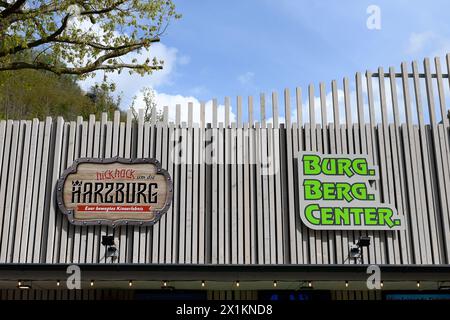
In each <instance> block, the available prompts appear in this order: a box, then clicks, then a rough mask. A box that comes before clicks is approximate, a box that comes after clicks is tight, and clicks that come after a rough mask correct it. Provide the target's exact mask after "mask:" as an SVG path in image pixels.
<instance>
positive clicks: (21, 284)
mask: <svg viewBox="0 0 450 320" xmlns="http://www.w3.org/2000/svg"><path fill="white" fill-rule="evenodd" d="M17 288H19V289H25V290H28V289H31V285H29V284H25V283H23V282H22V281H21V280H19V281H18V282H17Z"/></svg>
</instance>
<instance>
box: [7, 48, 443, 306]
mask: <svg viewBox="0 0 450 320" xmlns="http://www.w3.org/2000/svg"><path fill="white" fill-rule="evenodd" d="M433 62H434V63H433V64H432V65H433V66H432V65H431V63H430V61H429V60H428V59H425V60H424V63H423V68H421V70H420V71H419V67H418V65H417V63H416V62H413V63H412V65H411V67H410V66H409V65H407V64H406V63H403V64H402V65H401V69H400V71H395V70H394V68H390V69H389V72H385V71H384V70H383V69H382V68H380V69H378V71H377V72H376V73H371V72H366V73H365V74H364V75H362V74H361V73H357V74H356V76H355V78H354V81H349V79H347V78H344V79H343V81H342V89H340V87H341V86H340V84H338V83H337V82H336V81H333V82H332V83H331V87H330V90H328V91H327V89H326V86H325V84H324V83H320V84H319V86H318V88H317V89H316V90H315V87H314V86H313V85H309V86H308V88H307V90H304V91H303V90H301V89H300V88H297V89H296V90H295V92H290V91H289V90H287V89H286V90H285V91H284V92H283V97H282V99H280V97H278V95H277V93H273V94H272V95H271V96H270V97H266V96H265V95H263V94H262V95H261V96H260V97H259V99H258V101H257V100H256V99H253V98H252V97H249V98H248V101H245V102H243V101H242V98H241V97H237V99H236V100H235V101H230V99H228V98H226V99H225V101H224V104H223V105H220V106H218V102H217V101H216V100H213V102H212V103H211V104H201V105H200V106H197V105H192V104H189V105H188V106H179V105H177V106H176V107H175V108H173V109H172V108H170V109H169V108H168V107H165V108H164V114H163V119H158V118H157V116H156V113H155V114H152V116H151V119H150V121H144V114H143V113H142V112H141V113H140V114H139V115H138V116H137V117H134V116H133V114H132V113H130V112H129V113H128V117H127V119H126V121H125V122H121V120H120V114H119V113H118V112H117V113H116V114H114V117H113V118H112V119H108V116H107V115H106V114H103V115H102V117H101V118H100V119H96V118H95V116H91V117H89V119H83V118H81V117H78V118H77V120H76V121H65V120H64V119H62V118H57V119H51V118H47V119H45V120H44V121H39V120H37V119H34V120H30V121H29V120H20V121H13V120H6V121H5V120H2V121H0V170H1V174H0V230H1V235H0V239H1V240H0V275H1V276H0V288H1V298H5V299H8V298H10V299H13V298H55V299H56V298H71V299H76V298H79V299H81V298H89V299H101V298H108V297H109V298H114V297H115V298H143V299H145V298H149V299H150V298H158V297H169V296H172V297H173V296H176V295H177V294H180V295H181V296H184V295H191V296H192V295H194V296H195V297H197V298H199V299H203V298H204V299H207V298H208V299H216V298H217V299H228V298H234V299H237V298H239V299H241V298H242V299H257V298H261V299H262V298H270V297H274V295H276V296H277V298H280V299H281V298H283V299H284V298H286V299H288V298H295V299H300V298H299V297H303V298H305V297H306V298H308V299H313V298H317V299H319V298H326V299H369V298H372V299H383V298H389V297H390V298H393V297H394V298H395V297H396V296H395V294H400V293H399V292H403V291H404V290H407V291H408V292H410V293H417V292H418V290H422V291H423V290H425V291H426V292H427V293H428V294H437V295H439V294H441V293H442V292H443V291H442V290H443V289H445V288H446V287H447V284H450V268H448V264H449V259H450V161H449V160H450V151H449V149H450V145H449V120H448V117H447V110H448V107H447V104H448V99H447V97H448V91H449V84H450V82H449V80H450V79H449V76H448V68H449V62H450V58H449V56H447V59H446V62H447V68H446V70H447V71H446V72H442V70H441V69H442V67H441V63H440V60H439V59H438V58H436V59H435V60H434V61H433ZM432 67H433V69H434V71H432V70H431V68H432ZM422 69H423V70H422ZM305 101H306V102H305ZM256 109H258V112H256ZM171 110H174V115H173V116H174V117H172V113H170V111H171ZM232 110H234V112H233V111H232ZM255 114H257V115H258V116H257V117H255ZM308 153H315V154H321V155H323V156H324V158H326V155H334V156H335V157H337V156H341V157H345V156H346V155H347V156H355V157H360V156H362V157H363V158H364V159H366V160H367V162H368V163H369V164H370V166H373V167H374V168H376V170H377V179H374V181H371V182H370V188H371V190H373V191H374V197H376V198H377V199H379V202H378V203H379V205H380V206H382V205H383V204H384V205H386V206H387V205H390V206H392V208H394V209H395V211H396V213H397V214H398V216H399V217H400V218H399V219H401V221H402V225H401V226H402V228H398V229H396V228H389V227H386V228H378V229H376V228H372V227H367V228H364V227H355V226H354V225H353V227H349V228H342V225H340V224H338V225H337V226H335V227H334V228H327V227H326V226H325V227H324V226H322V227H321V228H312V227H311V226H309V225H307V224H306V223H305V222H304V221H303V220H302V215H303V214H304V213H303V210H304V205H303V204H304V203H303V201H304V199H303V196H304V194H303V191H304V186H305V184H304V180H302V179H303V178H304V177H303V176H302V175H301V174H300V171H301V170H302V162H301V161H300V160H301V159H302V157H303V155H304V154H308ZM115 157H120V158H124V159H147V158H152V159H156V160H158V161H159V162H160V164H161V168H163V169H165V170H166V171H167V172H168V173H169V175H170V177H171V179H172V181H173V193H172V201H171V205H170V207H169V208H168V210H167V211H166V212H165V213H163V214H162V215H161V217H160V219H159V220H158V221H157V222H155V223H154V224H153V225H145V226H140V225H131V224H130V225H127V224H124V225H119V226H111V225H103V224H99V225H92V224H89V225H74V224H72V223H71V221H69V219H68V217H67V216H66V215H65V214H63V213H62V212H61V210H60V208H59V206H58V203H57V202H58V201H59V200H58V198H57V190H56V189H57V181H58V179H59V178H60V177H61V175H62V174H63V172H64V170H65V169H66V168H69V167H71V166H72V165H73V164H74V161H76V160H77V159H80V158H90V159H110V158H115ZM99 166H101V165H99ZM338 180H339V179H337V180H333V179H331V182H332V183H334V182H337V181H338ZM339 181H341V180H339ZM342 181H344V183H345V181H346V180H345V179H344V180H342ZM322 186H323V185H322ZM300 199H301V200H300ZM341 200H342V199H341ZM317 203H318V204H319V205H324V204H326V203H327V202H326V201H317ZM354 219H355V218H352V221H353V222H354ZM104 236H112V237H113V238H112V239H113V240H112V241H113V243H111V244H110V245H105V244H102V240H103V239H104ZM367 238H369V239H370V240H369V242H370V243H368V244H367V243H366V244H362V243H363V242H364V240H367ZM358 244H359V245H358ZM109 247H114V248H115V249H116V250H109ZM73 265H75V266H78V267H79V268H80V271H81V276H80V279H81V287H82V289H81V290H69V289H68V288H67V283H66V280H67V278H68V277H70V276H71V275H73V274H74V272H73V271H68V269H67V268H70V266H73ZM368 268H369V269H368ZM374 268H375V269H374ZM376 268H378V269H376ZM75 273H76V272H75ZM371 275H374V277H375V278H374V280H373V281H372V280H370V281H371V283H373V286H375V287H373V288H372V287H370V285H369V287H368V282H367V279H368V278H369V277H370V276H371ZM378 276H379V277H378ZM19 284H20V285H19ZM24 286H25V287H30V288H31V289H28V290H25V289H20V288H19V287H24ZM25 287H24V288H25ZM372 289H373V290H372ZM422 293H423V292H422ZM302 294H303V295H302ZM389 294H391V296H389ZM392 295H394V296H392Z"/></svg>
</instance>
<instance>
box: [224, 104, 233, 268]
mask: <svg viewBox="0 0 450 320" xmlns="http://www.w3.org/2000/svg"><path fill="white" fill-rule="evenodd" d="M229 127H230V98H228V97H226V98H225V135H226V136H225V179H224V188H225V192H224V196H225V205H224V207H225V208H224V209H225V212H224V219H225V226H224V227H225V231H224V232H225V239H224V241H225V257H224V259H225V263H231V253H230V251H231V246H230V233H231V228H230V221H231V204H230V202H231V187H230V174H231V170H230V168H231V166H232V164H231V163H232V159H231V148H232V130H231V129H228V128H229Z"/></svg>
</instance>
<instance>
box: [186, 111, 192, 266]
mask: <svg viewBox="0 0 450 320" xmlns="http://www.w3.org/2000/svg"><path fill="white" fill-rule="evenodd" d="M192 113H193V104H192V103H188V125H187V129H186V151H185V152H186V158H185V160H186V257H185V259H186V260H185V261H186V263H192V196H193V194H192V192H189V190H192V189H193V185H192V184H193V176H192V174H193V168H192V154H193V150H192V146H193V144H194V141H193V129H192Z"/></svg>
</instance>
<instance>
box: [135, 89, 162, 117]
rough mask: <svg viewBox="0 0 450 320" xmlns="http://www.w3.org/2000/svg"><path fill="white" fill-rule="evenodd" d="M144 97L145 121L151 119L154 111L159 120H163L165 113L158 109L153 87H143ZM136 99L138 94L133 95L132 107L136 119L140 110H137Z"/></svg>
mask: <svg viewBox="0 0 450 320" xmlns="http://www.w3.org/2000/svg"><path fill="white" fill-rule="evenodd" d="M141 93H142V99H143V100H144V108H143V110H144V121H146V122H147V121H150V120H151V118H152V114H153V113H154V114H155V116H156V120H157V121H162V120H163V114H162V112H161V111H160V110H158V108H157V107H158V105H157V103H156V100H155V91H154V90H153V89H152V88H149V87H144V88H142V89H141ZM136 100H137V96H134V97H133V101H132V102H131V106H130V109H131V111H132V112H133V116H134V119H135V120H137V119H138V112H137V111H136V107H135V105H136Z"/></svg>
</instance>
